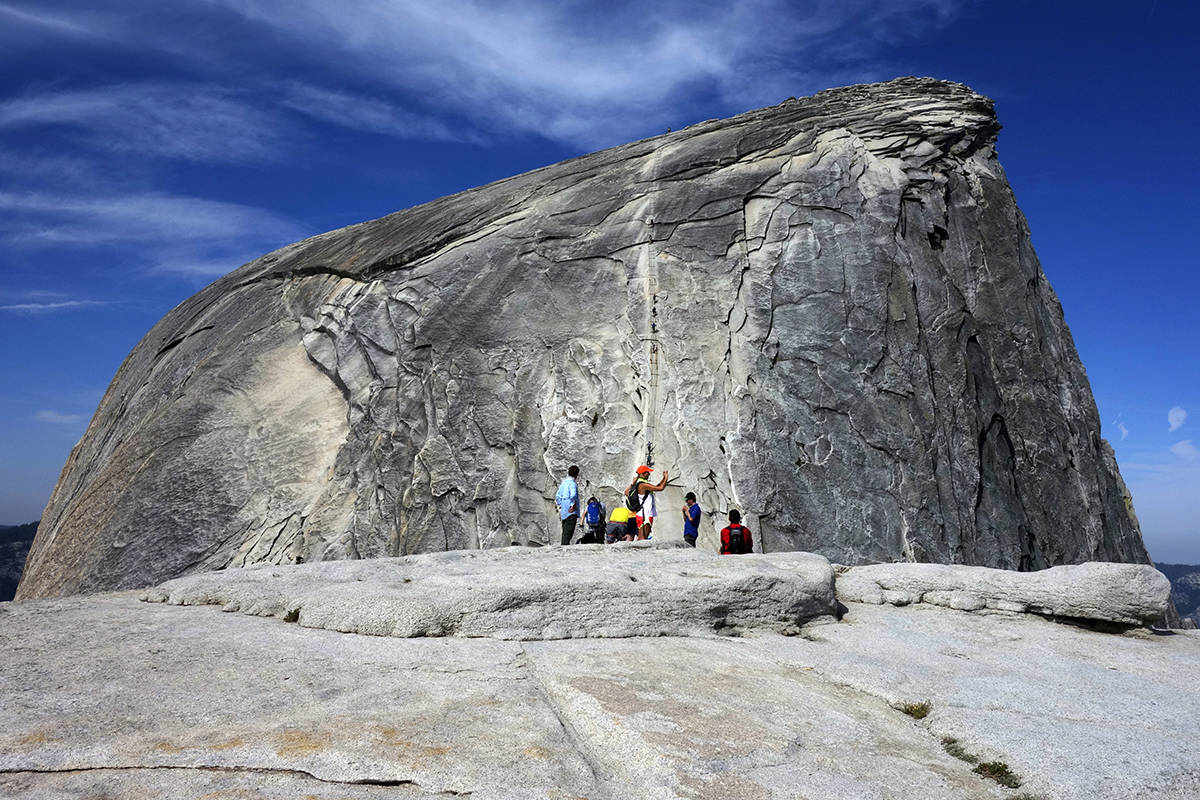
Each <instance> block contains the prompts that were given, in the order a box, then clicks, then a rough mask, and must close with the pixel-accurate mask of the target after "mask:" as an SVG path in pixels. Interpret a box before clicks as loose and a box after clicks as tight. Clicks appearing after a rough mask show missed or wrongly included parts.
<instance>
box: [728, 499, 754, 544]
mask: <svg viewBox="0 0 1200 800" xmlns="http://www.w3.org/2000/svg"><path fill="white" fill-rule="evenodd" d="M753 552H754V539H753V538H751V536H750V529H749V528H747V527H746V526H744V525H742V512H740V511H738V510H737V509H736V508H731V509H729V524H728V525H726V526H725V527H724V528H722V529H721V555H736V554H738V553H753Z"/></svg>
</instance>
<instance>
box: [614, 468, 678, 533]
mask: <svg viewBox="0 0 1200 800" xmlns="http://www.w3.org/2000/svg"><path fill="white" fill-rule="evenodd" d="M653 473H654V470H653V469H651V468H650V467H647V466H646V465H645V464H643V465H642V466H640V467H638V468H637V477H635V478H634V479H633V483H631V484H629V488H628V489H626V490H625V498H626V500H627V505H628V506H629V508H630V509H631V510H633V511H635V512H637V527H638V534H637V538H638V539H649V538H650V533H651V528H652V526H653V525H654V518H655V517H656V516H658V503H657V502H656V501H655V498H654V493H655V492H661V491H662V490H663V488H664V487H666V485H667V478H668V473H667V471H666V470H665V469H664V470H663V474H662V479H661V480H660V481H659V482H658V483H651V482H650V476H651V475H652V474H653Z"/></svg>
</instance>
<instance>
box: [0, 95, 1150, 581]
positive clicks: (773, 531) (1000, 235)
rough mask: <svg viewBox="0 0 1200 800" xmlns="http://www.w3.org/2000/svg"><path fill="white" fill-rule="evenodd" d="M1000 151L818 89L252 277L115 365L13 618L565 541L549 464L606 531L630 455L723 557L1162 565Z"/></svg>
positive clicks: (894, 103) (317, 246) (371, 227)
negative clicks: (258, 572)
mask: <svg viewBox="0 0 1200 800" xmlns="http://www.w3.org/2000/svg"><path fill="white" fill-rule="evenodd" d="M998 129H999V128H998V125H997V123H996V120H995V118H994V116H993V113H992V106H991V103H990V101H988V100H987V99H986V98H983V97H980V96H979V95H976V94H974V93H973V92H971V91H970V90H968V89H967V88H966V87H963V86H960V85H958V84H952V83H947V82H942V81H934V80H930V79H912V78H910V79H899V80H896V81H892V82H889V83H885V84H874V85H868V86H855V87H848V88H845V89H837V90H830V91H828V92H822V93H820V94H818V95H816V96H814V97H810V98H803V99H800V100H789V101H788V102H785V103H783V104H781V105H778V106H775V107H772V108H767V109H762V110H759V111H754V112H750V113H748V114H743V115H741V116H739V117H734V118H732V119H729V120H714V121H710V122H704V123H701V124H699V125H695V126H693V127H691V128H687V129H685V130H682V131H678V132H675V133H671V134H668V135H666V136H660V137H656V138H654V139H648V140H645V141H641V142H635V143H633V144H629V145H625V146H622V147H617V148H613V149H611V150H606V151H603V152H600V153H594V154H592V155H589V156H585V157H583V158H579V159H574V160H572V161H568V162H564V163H562V164H556V165H553V166H549V167H545V168H543V169H539V170H535V171H533V172H530V173H526V174H524V175H519V176H516V177H514V178H510V179H508V180H503V181H498V182H496V183H494V184H490V185H488V186H484V187H481V188H479V189H474V190H471V191H467V192H463V193H460V194H457V195H453V196H451V197H446V198H442V199H440V200H436V201H434V202H432V203H428V204H426V205H423V206H418V207H416V208H412V209H408V210H406V211H402V212H398V213H396V214H392V215H390V216H387V217H384V218H382V219H379V220H375V221H373V222H367V223H362V224H360V225H355V226H351V227H349V228H345V229H342V230H340V231H333V232H331V233H326V234H322V235H320V236H316V237H313V238H312V239H308V240H305V241H303V242H299V243H297V244H294V245H290V246H288V247H286V248H283V249H282V250H280V251H277V252H275V253H272V254H270V255H268V256H264V257H263V258H261V259H259V260H257V261H254V262H251V263H250V264H247V265H245V266H244V267H242V268H240V269H238V270H236V271H234V272H232V273H230V274H229V275H227V276H226V277H224V278H222V279H221V280H218V281H217V282H215V283H214V284H213V285H211V286H210V287H208V288H206V289H205V290H203V291H202V292H200V293H199V294H197V295H196V296H195V297H193V298H191V299H189V300H187V301H185V302H184V303H182V304H181V305H180V306H179V307H178V308H177V309H175V310H173V311H172V312H171V313H170V314H168V315H167V317H165V318H164V319H163V320H162V321H161V322H160V323H159V324H158V325H156V326H155V328H154V329H153V330H152V331H151V332H150V333H149V334H147V336H146V338H145V339H144V340H143V342H142V343H141V344H139V345H138V347H137V348H135V350H134V351H133V352H132V353H131V354H130V356H129V358H128V359H127V360H126V362H125V363H124V364H123V365H122V367H121V369H120V370H119V371H118V373H117V376H116V378H115V379H114V381H113V385H112V386H111V387H110V389H109V391H108V393H107V394H106V395H105V398H104V400H103V401H102V402H101V405H100V408H99V409H98V411H97V414H96V417H95V419H94V420H93V422H92V425H91V426H90V427H89V429H88V432H87V433H86V434H85V436H84V438H83V440H82V441H81V442H80V443H79V445H78V446H77V447H76V449H75V450H74V451H73V453H72V455H71V457H70V459H69V460H68V463H67V466H66V467H65V469H64V471H63V475H62V477H61V479H60V481H59V484H58V486H57V488H56V489H55V492H54V495H53V497H52V498H51V500H50V503H49V505H48V506H47V509H46V513H45V514H44V515H43V522H42V525H41V529H40V530H39V533H38V537H37V540H36V541H35V542H34V545H33V548H32V549H31V552H30V557H29V561H28V565H27V569H26V574H25V577H24V580H23V583H22V585H21V587H20V590H19V594H18V596H19V597H40V596H51V595H59V594H64V593H72V592H81V591H97V590H101V589H114V588H124V587H130V586H137V585H145V584H148V583H153V582H155V581H159V580H162V579H165V578H169V577H172V576H174V575H178V574H183V573H187V572H192V571H199V570H205V569H214V568H220V567H224V566H230V565H239V564H249V563H255V562H263V561H265V562H271V563H290V562H295V561H315V560H326V559H343V558H371V557H377V556H386V555H400V554H406V553H416V552H423V551H431V550H443V549H448V548H475V547H493V546H498V545H507V544H510V543H512V542H521V543H529V542H534V543H546V542H551V541H555V540H557V527H558V526H557V514H556V513H555V510H554V506H553V501H552V498H553V495H554V488H555V485H556V483H557V481H558V479H559V478H560V477H561V475H562V474H563V472H565V469H566V467H567V466H568V465H569V464H572V463H577V464H579V465H580V466H581V468H582V470H583V474H582V479H581V480H582V489H583V492H584V496H585V497H586V496H588V495H592V494H595V495H597V496H599V497H600V498H601V499H602V500H603V501H605V503H606V504H607V505H608V506H609V507H611V506H612V505H614V504H615V503H617V502H620V499H619V496H620V492H621V491H622V490H623V489H624V487H625V485H626V483H627V481H628V479H629V476H630V474H631V472H632V468H633V467H634V466H635V465H637V464H638V463H641V462H642V461H643V460H645V459H647V458H651V459H653V461H654V462H655V466H656V467H660V468H663V467H665V468H668V469H670V471H671V474H672V477H673V478H674V479H675V480H674V481H673V485H672V487H670V488H669V489H668V490H667V491H666V492H664V493H663V496H662V497H661V498H660V502H659V506H660V513H661V514H662V521H661V522H660V525H659V527H658V529H657V531H656V534H657V535H658V536H663V537H666V536H671V535H674V533H675V529H676V524H677V519H678V515H677V513H675V514H672V512H671V509H673V508H678V507H679V506H680V505H681V504H682V493H683V492H684V491H688V490H692V491H695V492H697V494H698V495H699V499H700V502H701V505H702V506H703V507H704V508H705V509H708V510H710V511H711V512H712V513H711V514H710V515H709V517H708V519H707V521H706V522H705V528H704V530H703V531H702V536H701V542H702V543H704V542H707V543H709V544H710V545H711V543H712V542H713V541H714V539H715V532H716V530H717V529H718V528H719V527H720V526H719V524H717V523H719V522H720V516H721V514H722V513H723V512H724V511H725V510H727V509H728V508H730V507H733V506H736V507H739V508H741V509H742V510H743V511H744V513H745V515H746V518H747V521H748V524H749V525H750V527H751V528H752V529H755V530H756V531H757V532H758V533H759V537H758V538H759V541H760V542H761V543H762V544H763V545H764V546H766V547H767V549H769V550H791V549H800V550H811V551H815V552H819V553H822V554H824V555H827V556H829V557H830V558H833V559H835V560H837V561H841V562H845V563H862V562H870V561H892V560H913V561H945V562H953V563H974V564H982V565H992V566H1011V567H1016V568H1021V569H1036V568H1039V567H1042V566H1047V565H1054V564H1062V563H1070V562H1079V561H1085V560H1091V559H1099V560H1118V561H1141V562H1144V561H1147V556H1146V552H1145V549H1144V547H1143V546H1142V543H1141V537H1140V532H1139V531H1138V528H1137V522H1136V518H1135V517H1134V516H1133V515H1132V513H1131V502H1130V501H1129V499H1128V494H1127V492H1126V491H1125V489H1124V487H1123V484H1121V483H1120V476H1119V475H1118V474H1117V471H1116V465H1115V462H1114V461H1113V459H1112V457H1111V454H1110V453H1109V451H1107V450H1106V445H1105V443H1104V442H1103V440H1102V439H1101V438H1100V423H1099V417H1098V414H1097V412H1096V408H1095V402H1094V400H1093V399H1092V396H1091V393H1090V390H1089V389H1088V385H1087V379H1086V376H1085V374H1084V372H1083V368H1082V366H1081V365H1080V363H1079V358H1078V355H1077V353H1076V352H1075V348H1074V345H1073V343H1072V341H1071V337H1070V333H1069V332H1068V330H1067V328H1066V324H1065V322H1064V321H1063V317H1062V309H1061V308H1060V306H1059V304H1058V301H1057V298H1055V296H1054V293H1053V291H1052V290H1051V289H1050V287H1049V286H1048V284H1047V283H1046V280H1045V276H1044V275H1043V274H1042V272H1041V269H1040V267H1039V266H1038V263H1037V258H1036V256H1035V255H1034V253H1033V250H1032V246H1031V245H1030V242H1029V233H1028V229H1027V227H1026V224H1025V221H1024V219H1023V217H1022V216H1021V213H1020V211H1019V210H1018V209H1017V207H1016V204H1015V201H1014V199H1013V196H1012V192H1011V189H1010V188H1009V187H1008V184H1007V182H1006V180H1005V178H1004V174H1003V171H1002V169H1001V168H1000V165H999V163H998V162H997V160H996V156H995V152H994V150H993V147H992V144H993V142H994V139H995V136H996V133H997V131H998ZM651 347H656V348H657V351H658V352H657V359H656V361H652V360H651V358H650V350H651ZM654 365H656V369H655V368H653V367H654ZM164 443H166V444H164Z"/></svg>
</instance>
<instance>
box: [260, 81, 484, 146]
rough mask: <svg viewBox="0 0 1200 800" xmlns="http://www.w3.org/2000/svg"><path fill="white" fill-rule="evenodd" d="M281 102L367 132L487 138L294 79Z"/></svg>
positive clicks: (459, 139)
mask: <svg viewBox="0 0 1200 800" xmlns="http://www.w3.org/2000/svg"><path fill="white" fill-rule="evenodd" d="M280 98H281V99H280V104H281V105H283V106H284V107H285V108H289V109H291V110H293V111H296V112H298V113H300V114H303V115H305V116H307V117H312V118H313V119H317V120H320V121H322V122H326V123H329V124H333V125H338V126H341V127H344V128H351V129H354V130H358V131H363V132H365V133H378V134H382V135H385V136H394V137H396V138H399V139H423V140H428V141H450V142H472V143H475V144H482V143H483V142H484V141H485V140H484V137H482V136H481V135H480V134H478V133H476V132H475V131H473V130H471V129H470V128H469V127H466V126H463V125H458V126H451V125H449V124H447V123H446V122H443V121H441V120H439V119H437V118H435V117H433V116H430V115H427V114H420V113H415V112H413V111H411V110H409V109H406V108H402V107H400V106H398V105H397V104H396V103H393V102H389V101H387V100H382V99H379V98H376V97H366V96H362V95H356V94H350V93H347V92H341V91H334V90H332V89H325V88H322V87H319V86H312V85H310V84H305V83H298V82H292V83H289V84H287V85H286V86H285V87H284V88H283V90H282V91H281V92H280Z"/></svg>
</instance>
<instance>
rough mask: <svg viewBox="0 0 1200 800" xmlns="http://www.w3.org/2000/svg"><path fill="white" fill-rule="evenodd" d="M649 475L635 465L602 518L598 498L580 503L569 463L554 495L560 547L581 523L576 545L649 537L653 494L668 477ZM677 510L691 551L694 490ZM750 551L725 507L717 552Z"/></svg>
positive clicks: (696, 509)
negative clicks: (619, 499) (726, 515)
mask: <svg viewBox="0 0 1200 800" xmlns="http://www.w3.org/2000/svg"><path fill="white" fill-rule="evenodd" d="M653 474H654V470H653V469H652V468H651V467H648V466H646V465H645V464H643V465H642V466H640V467H638V468H637V474H636V475H634V478H633V481H632V482H631V483H630V484H629V486H628V487H627V488H626V489H625V494H624V498H623V499H622V502H621V503H620V504H619V505H617V506H615V507H614V508H613V510H612V511H611V512H610V513H608V515H607V516H606V515H605V508H604V504H603V503H601V502H600V500H599V499H598V498H596V497H589V498H588V499H587V500H586V501H581V499H580V495H579V482H578V478H579V467H577V466H575V465H571V466H570V467H569V468H568V469H567V477H566V478H564V479H563V481H562V483H560V484H559V486H558V492H557V493H556V494H555V496H554V502H555V504H556V505H557V506H558V515H559V519H560V520H561V521H562V543H563V544H564V545H567V544H571V542H572V540H573V539H574V538H575V529H576V527H577V526H578V525H579V524H580V523H581V522H582V523H583V535H582V537H581V538H580V540H579V543H580V544H599V543H601V542H603V543H605V544H613V543H615V542H632V541H636V540H643V539H649V538H651V534H652V531H653V527H654V522H655V520H656V519H657V518H658V497H657V493H658V492H661V491H662V490H663V489H665V488H666V486H667V481H668V480H669V478H670V474H669V473H668V472H667V471H666V470H665V469H664V470H663V471H662V477H661V478H660V479H659V481H658V483H651V481H650V478H651V476H652V475H653ZM680 511H681V512H682V514H683V541H684V542H685V543H686V544H687V545H688V546H689V547H695V546H696V539H697V538H699V536H700V517H701V515H702V514H703V511H702V510H701V508H700V503H698V502H697V501H696V493H695V492H688V493H687V494H686V495H684V505H683V507H682V508H681V509H680ZM753 550H754V540H753V538H752V537H751V535H750V529H749V528H747V527H746V526H744V525H742V515H741V512H740V511H738V510H737V509H736V508H735V509H730V510H729V525H727V526H726V527H725V528H723V529H722V530H721V548H720V552H721V554H722V555H733V554H738V553H750V552H752V551H753Z"/></svg>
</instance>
